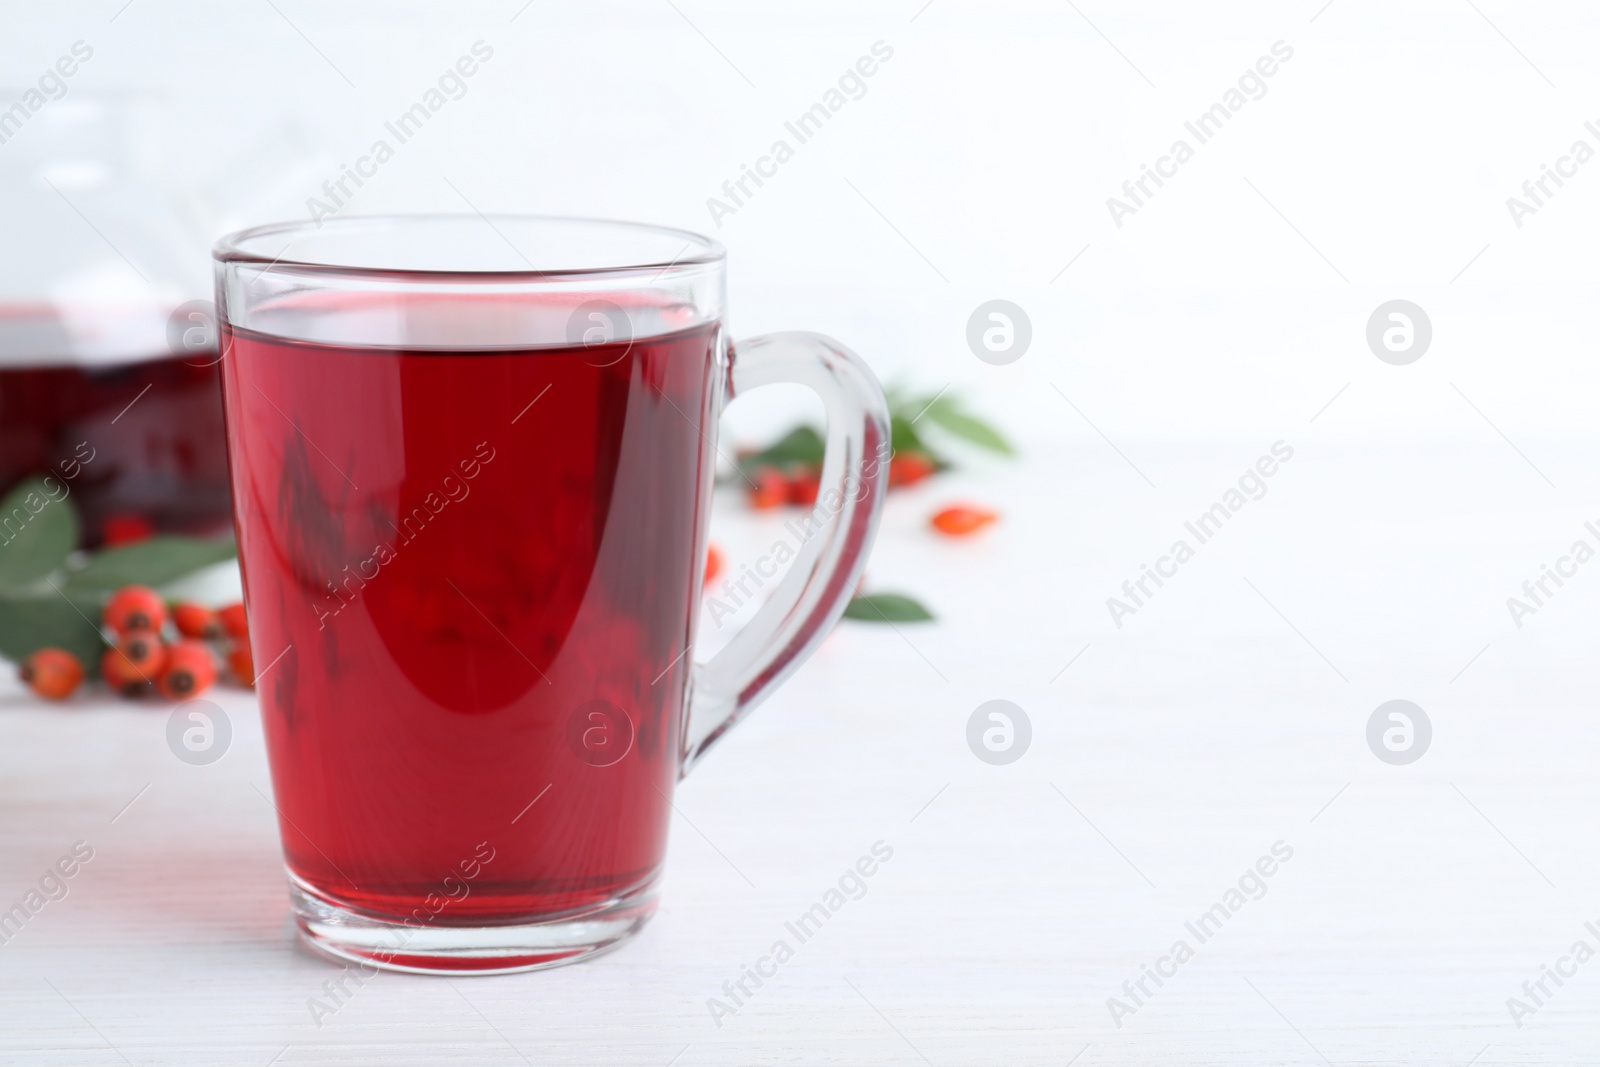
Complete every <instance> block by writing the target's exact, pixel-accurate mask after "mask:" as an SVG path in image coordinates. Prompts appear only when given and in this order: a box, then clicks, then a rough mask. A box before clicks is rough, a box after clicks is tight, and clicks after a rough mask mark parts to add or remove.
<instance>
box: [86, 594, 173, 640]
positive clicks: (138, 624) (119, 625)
mask: <svg viewBox="0 0 1600 1067" xmlns="http://www.w3.org/2000/svg"><path fill="white" fill-rule="evenodd" d="M102 621H103V622H104V623H105V624H106V625H107V626H109V627H110V628H111V629H112V630H114V631H116V634H117V636H118V637H126V636H127V635H129V634H131V633H134V632H136V631H139V630H148V631H150V632H151V633H159V632H160V630H161V627H162V626H163V625H164V624H165V623H166V621H167V606H166V605H165V604H163V603H162V602H161V597H160V595H159V594H157V593H156V591H155V590H154V589H151V588H150V587H149V586H146V585H125V586H123V587H122V588H121V589H118V590H117V592H116V594H115V595H113V596H112V598H111V599H110V600H109V601H107V602H106V610H105V613H104V615H103V616H102Z"/></svg>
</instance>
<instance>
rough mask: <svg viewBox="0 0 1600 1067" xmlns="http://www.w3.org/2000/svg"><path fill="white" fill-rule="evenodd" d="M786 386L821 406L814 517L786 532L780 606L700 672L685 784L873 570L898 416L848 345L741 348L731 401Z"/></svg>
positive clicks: (778, 343)
mask: <svg viewBox="0 0 1600 1067" xmlns="http://www.w3.org/2000/svg"><path fill="white" fill-rule="evenodd" d="M779 382H790V383H794V384H797V385H804V386H806V387H808V388H810V389H812V390H813V391H815V392H816V394H817V395H818V396H820V397H821V398H822V405H823V408H824V409H825V411H826V412H827V418H828V442H827V452H826V454H825V456H824V458H823V461H822V482H821V488H820V490H819V491H818V493H817V503H816V505H815V507H813V508H812V510H811V511H810V513H808V514H806V515H805V516H804V517H802V518H800V519H798V520H796V521H794V522H792V523H790V524H789V525H788V526H787V527H786V530H788V531H790V532H789V534H788V535H787V536H789V538H790V540H791V544H790V548H791V549H793V550H794V551H795V559H794V562H793V563H792V564H791V565H790V568H789V571H788V573H787V574H785V575H784V576H783V581H782V582H780V583H779V584H778V587H777V589H776V590H775V591H774V592H773V594H772V598H771V599H770V600H768V601H767V603H766V604H765V605H763V606H762V608H761V610H760V611H759V612H757V614H756V616H755V618H754V619H752V620H751V621H750V623H749V625H747V626H746V627H745V628H744V629H743V630H741V631H740V632H739V634H738V635H737V636H736V637H734V639H733V640H732V641H731V642H729V644H728V646H727V647H726V648H724V649H723V650H722V651H721V652H718V653H717V654H716V655H715V656H713V657H712V658H711V659H710V660H708V661H707V662H705V663H698V664H696V665H695V674H694V686H693V689H692V691H691V694H690V700H689V715H688V722H687V723H686V724H685V729H684V746H683V770H682V773H683V774H688V773H689V769H690V768H692V767H693V766H694V765H695V764H696V763H698V762H699V760H700V757H701V756H703V755H705V753H706V750H707V749H708V748H710V747H711V746H712V745H713V744H715V743H716V741H717V739H718V738H720V737H722V735H723V734H725V733H727V732H728V730H729V728H731V727H732V726H733V724H734V723H736V722H738V721H739V720H740V719H742V718H744V717H745V716H746V715H748V714H749V713H750V711H751V709H753V708H754V707H755V706H756V705H757V704H759V703H761V701H762V700H764V699H765V698H766V696H767V694H769V693H771V692H772V691H773V690H774V689H775V688H777V687H778V685H779V684H781V683H782V682H783V680H784V679H785V678H787V677H788V676H789V675H790V674H791V673H793V672H794V670H795V669H796V668H798V667H799V666H800V664H801V663H803V662H804V661H805V659H806V657H807V656H809V655H811V653H812V651H813V650H815V649H816V647H817V645H818V644H820V643H821V641H822V639H823V638H824V637H826V636H827V635H828V631H829V630H830V629H832V628H833V624H834V623H835V622H837V621H838V618H839V615H840V613H841V612H843V611H844V609H845V605H846V604H848V603H849V602H850V597H851V595H852V593H854V591H855V584H856V580H857V579H858V578H859V577H860V576H861V568H862V567H863V566H864V565H865V564H866V561H867V551H868V549H870V548H871V547H872V536H873V534H874V533H875V532H876V531H877V528H878V515H879V513H880V512H881V511H882V510H883V494H884V489H885V488H886V486H887V485H888V475H889V453H890V447H889V407H888V404H887V403H886V402H885V401H884V399H883V389H882V388H881V387H880V386H879V385H878V380H877V379H876V378H875V377H873V375H872V371H871V370H870V369H869V368H868V367H867V365H866V364H865V363H864V362H862V360H861V358H860V357H859V356H857V355H856V354H855V353H854V352H851V351H850V350H849V349H847V348H845V347H844V346H843V345H841V344H840V343H839V342H837V341H834V340H830V339H829V338H826V337H823V336H821V335H820V334H814V333H773V334H767V335H765V336H763V337H752V338H751V339H749V340H748V341H742V342H740V343H739V344H738V345H736V346H735V347H734V350H733V353H732V356H731V362H730V365H729V368H728V388H727V399H728V400H733V399H734V398H736V397H739V396H742V395H743V394H745V393H747V392H749V391H750V390H752V389H755V388H758V387H760V386H763V385H773V384H777V383H779Z"/></svg>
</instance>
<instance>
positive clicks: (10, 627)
mask: <svg viewBox="0 0 1600 1067" xmlns="http://www.w3.org/2000/svg"><path fill="white" fill-rule="evenodd" d="M103 607H104V602H103V598H102V597H99V596H91V595H83V594H79V595H77V596H74V597H73V598H72V599H71V600H69V599H68V598H67V597H66V596H64V595H61V594H59V593H56V592H54V591H49V592H46V593H44V594H43V595H28V596H14V595H0V656H4V657H5V658H6V659H9V660H11V661H12V662H13V663H21V662H22V661H23V660H24V659H26V658H27V657H28V655H29V654H30V653H33V652H37V651H38V650H39V649H41V648H64V649H66V650H67V651H68V652H71V653H72V654H73V655H74V656H77V657H78V660H79V661H80V662H81V663H82V664H83V667H84V670H86V671H88V672H90V673H91V674H92V673H93V672H94V671H95V670H96V669H98V667H99V665H100V654H101V653H102V652H104V651H105V647H106V643H105V640H104V639H103V638H102V637H101V636H100V629H99V627H98V626H96V625H95V623H94V622H92V621H91V620H93V619H98V618H99V617H100V611H101V609H102V608H103Z"/></svg>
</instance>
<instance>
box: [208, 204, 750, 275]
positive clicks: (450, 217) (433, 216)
mask: <svg viewBox="0 0 1600 1067" xmlns="http://www.w3.org/2000/svg"><path fill="white" fill-rule="evenodd" d="M472 221H482V222H484V223H485V224H487V225H488V226H489V227H490V228H491V229H493V230H495V231H496V232H497V233H498V234H499V235H500V236H501V238H502V239H503V240H505V241H506V243H507V244H510V245H511V247H512V248H513V250H515V251H517V252H518V254H519V255H522V252H521V250H520V249H517V248H516V245H514V244H511V241H510V238H508V237H506V236H505V234H504V233H503V232H502V231H501V230H500V227H499V226H496V225H495V223H496V221H500V222H504V223H507V224H518V225H526V224H529V223H535V224H539V223H542V224H557V225H575V226H582V227H593V228H596V229H600V228H611V229H614V230H622V231H629V232H632V233H634V234H637V235H640V236H646V235H650V236H655V237H663V236H666V237H672V238H677V239H681V240H682V241H683V242H684V246H685V247H684V249H683V251H682V252H681V253H679V254H678V255H676V256H674V257H673V258H671V259H665V260H664V259H661V258H659V257H657V256H642V257H638V258H637V259H635V258H634V257H621V258H622V259H624V260H627V261H626V262H615V263H606V264H603V265H600V266H570V267H534V266H532V265H531V262H530V266H529V267H527V268H526V269H520V268H519V269H510V270H500V269H494V270H472V269H459V268H456V269H452V268H427V267H410V266H407V267H394V266H371V265H367V264H362V263H360V262H338V261H337V260H338V259H339V258H340V257H323V258H318V257H304V258H301V257H295V256H289V255H286V254H282V253H280V254H278V255H277V256H269V255H267V254H266V253H265V252H258V251H254V250H252V249H250V248H248V247H247V246H248V245H249V244H250V242H253V241H257V240H259V239H261V238H264V237H272V236H279V235H284V234H292V233H296V232H299V231H310V232H312V233H318V234H322V233H326V232H327V231H328V230H329V229H335V230H339V229H343V230H349V229H360V228H372V227H380V226H388V227H395V226H414V225H417V224H419V223H420V224H428V223H454V222H472ZM292 243H293V242H291V245H292ZM286 251H287V248H286V249H285V252H286ZM727 254H728V253H727V249H726V248H725V247H724V246H723V245H722V243H721V242H720V241H718V240H716V239H715V238H712V237H707V236H705V235H704V234H699V233H695V232H694V231H692V230H685V229H680V228H678V227H675V226H660V225H657V224H655V223H648V222H633V221H631V220H627V219H609V218H601V217H597V216H582V215H536V214H520V213H507V212H495V213H491V214H484V213H483V212H475V213H473V214H468V213H466V212H415V213H390V214H381V215H348V216H340V217H339V218H334V219H326V220H320V221H319V220H306V219H297V220H293V221H284V222H271V223H265V224H263V225H259V226H249V227H246V228H244V229H241V230H235V231H233V232H231V233H228V234H225V235H223V236H222V237H220V238H218V239H217V242H216V243H215V244H214V245H213V246H212V248H211V255H212V258H213V259H214V260H215V261H216V262H217V263H218V264H219V265H232V264H263V265H265V269H266V270H272V269H275V268H279V267H282V268H286V269H288V270H292V271H294V272H306V273H314V274H329V275H342V276H346V277H349V276H362V277H379V278H409V279H422V278H457V279H482V280H508V279H517V278H526V279H549V278H564V277H595V276H597V275H608V274H612V275H615V274H629V273H634V272H639V271H659V272H662V273H665V272H666V271H668V270H677V269H679V268H687V267H696V266H707V265H717V264H721V263H723V262H725V261H726V259H727ZM349 258H351V259H355V258H358V257H349ZM523 258H524V260H526V258H527V257H526V256H523Z"/></svg>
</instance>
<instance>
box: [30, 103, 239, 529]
mask: <svg viewBox="0 0 1600 1067" xmlns="http://www.w3.org/2000/svg"><path fill="white" fill-rule="evenodd" d="M16 95H17V94H15V93H3V92H0V99H5V98H8V97H9V98H14V97H15V96H16ZM159 119H160V109H159V107H158V103H157V101H156V100H155V99H154V98H153V97H150V96H144V95H140V94H128V93H124V94H117V93H109V94H108V93H92V92H89V91H75V92H73V93H72V94H71V95H69V96H66V97H64V98H62V99H59V100H51V101H49V102H47V103H46V104H45V106H44V107H42V108H41V109H40V110H38V111H37V112H34V113H32V114H31V115H29V116H28V117H27V119H26V120H25V121H24V122H23V123H22V124H21V126H20V127H18V128H16V129H14V130H7V131H6V132H7V133H8V134H9V136H8V137H7V138H6V139H5V141H4V142H3V143H0V217H3V218H4V219H5V222H4V225H3V227H0V493H5V492H8V491H9V490H10V489H11V488H12V487H13V486H15V485H16V484H17V483H18V482H19V481H21V480H22V479H23V478H25V477H27V476H29V475H31V474H54V475H55V476H56V477H57V478H58V479H60V478H64V476H67V475H68V474H69V473H70V475H71V476H70V478H67V486H68V491H69V493H70V495H71V496H72V498H73V499H74V500H75V502H76V504H77V511H78V514H79V516H80V517H81V518H82V520H83V533H82V541H83V547H94V546H98V545H101V544H105V543H117V542H119V541H131V540H136V539H138V538H140V537H143V536H146V535H148V534H151V533H158V532H160V533H190V534H207V533H216V532H220V531H222V530H225V529H226V528H227V527H228V524H229V522H230V514H231V512H230V501H229V494H228V467H227V458H226V453H225V451H224V434H223V426H222V397H221V387H220V384H219V368H218V366H217V364H218V362H219V360H218V356H217V353H216V349H215V341H214V336H215V334H214V330H212V329H211V328H210V323H209V321H208V319H207V317H206V314H205V312H204V311H203V310H202V309H203V308H205V307H206V306H207V305H206V304H205V303H204V302H203V300H202V299H201V298H203V297H205V296H206V295H208V294H209V290H210V284H209V279H208V276H207V267H208V259H207V255H206V248H207V244H208V241H207V240H206V237H205V234H204V232H203V230H202V228H201V227H200V226H199V225H197V224H196V222H195V221H194V220H192V219H190V218H188V217H187V216H186V212H185V206H184V202H183V201H182V199H181V198H180V197H179V195H178V194H177V193H176V191H175V189H174V186H173V185H172V183H170V182H167V181H164V180H163V178H164V173H163V172H164V169H165V166H166V162H167V159H168V158H169V157H167V156H165V155H164V154H163V153H162V152H161V151H160V130H159V127H158V125H157V124H158V122H159ZM0 519H3V516H0Z"/></svg>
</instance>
